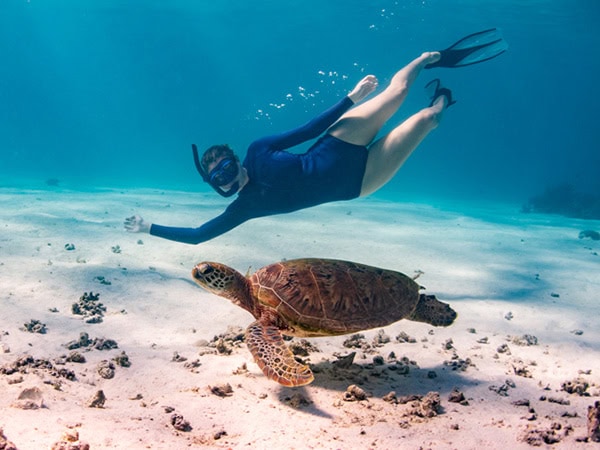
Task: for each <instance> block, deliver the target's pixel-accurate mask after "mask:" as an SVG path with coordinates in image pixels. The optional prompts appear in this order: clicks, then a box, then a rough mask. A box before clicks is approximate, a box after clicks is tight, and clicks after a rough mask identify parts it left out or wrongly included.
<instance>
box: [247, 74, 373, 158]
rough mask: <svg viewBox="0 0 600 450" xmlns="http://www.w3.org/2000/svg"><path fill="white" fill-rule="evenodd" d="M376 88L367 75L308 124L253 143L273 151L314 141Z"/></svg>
mask: <svg viewBox="0 0 600 450" xmlns="http://www.w3.org/2000/svg"><path fill="white" fill-rule="evenodd" d="M376 87H377V78H375V76H373V75H367V76H366V77H364V78H363V79H362V80H360V81H359V82H358V83H357V85H356V86H355V87H354V89H352V91H350V93H349V94H348V95H347V96H346V97H344V98H343V99H341V100H340V101H339V102H337V103H336V104H335V105H333V106H332V107H331V108H329V109H327V110H326V111H324V112H322V113H321V114H319V115H318V116H317V117H315V118H314V119H312V120H311V121H310V122H307V123H305V124H304V125H302V126H300V127H298V128H294V129H293V130H290V131H287V132H285V133H281V134H277V135H273V136H267V137H264V138H262V139H259V140H258V141H255V143H260V145H261V146H267V147H270V148H271V149H275V150H284V149H286V148H290V147H294V146H295V145H298V144H301V143H302V142H305V141H307V140H309V139H314V138H316V137H317V136H319V135H320V134H321V133H323V132H324V131H325V130H327V128H329V127H330V126H331V125H333V123H334V122H335V121H336V120H338V119H339V118H340V117H341V116H342V114H344V113H345V112H346V111H348V110H349V109H350V108H351V107H352V106H353V105H354V104H356V103H358V102H359V101H361V100H362V99H364V98H365V97H366V96H367V95H369V94H370V93H371V92H373V91H374V90H375V88H376Z"/></svg>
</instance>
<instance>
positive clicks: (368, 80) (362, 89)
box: [348, 75, 379, 104]
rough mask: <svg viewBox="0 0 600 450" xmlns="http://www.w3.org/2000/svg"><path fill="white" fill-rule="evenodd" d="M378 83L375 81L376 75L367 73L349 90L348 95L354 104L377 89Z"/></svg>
mask: <svg viewBox="0 0 600 450" xmlns="http://www.w3.org/2000/svg"><path fill="white" fill-rule="evenodd" d="M378 84H379V81H377V77H376V76H375V75H367V76H366V77H364V78H363V79H362V80H360V81H359V82H358V84H357V85H356V86H355V87H354V89H352V91H350V93H349V94H348V97H350V100H352V102H353V103H355V104H356V103H358V102H360V101H361V100H362V99H363V98H365V97H366V96H367V95H369V94H370V93H371V92H373V91H374V90H375V89H377V85H378Z"/></svg>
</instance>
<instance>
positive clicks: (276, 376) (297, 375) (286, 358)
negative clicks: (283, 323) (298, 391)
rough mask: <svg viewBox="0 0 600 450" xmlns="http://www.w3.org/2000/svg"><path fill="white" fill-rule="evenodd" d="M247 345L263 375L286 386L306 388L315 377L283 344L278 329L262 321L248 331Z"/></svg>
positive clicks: (254, 324)
mask: <svg viewBox="0 0 600 450" xmlns="http://www.w3.org/2000/svg"><path fill="white" fill-rule="evenodd" d="M246 345H247V346H248V349H249V350H250V353H252V355H253V356H254V360H255V361H256V363H257V364H258V367H260V368H261V370H262V371H263V373H264V374H265V375H266V376H267V377H268V378H270V379H271V380H274V381H277V382H278V383H279V384H282V385H284V386H304V385H305V384H309V383H310V382H311V381H313V379H314V376H313V374H312V371H311V370H310V368H309V367H308V366H305V365H304V364H300V363H299V362H298V361H296V359H295V358H294V354H293V353H292V352H291V351H290V349H289V348H288V347H287V345H285V343H284V342H283V336H282V335H281V332H280V331H279V329H278V328H277V327H274V326H271V325H265V324H263V323H261V322H260V321H257V322H254V323H252V324H250V326H249V327H248V328H247V329H246Z"/></svg>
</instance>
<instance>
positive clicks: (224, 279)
mask: <svg viewBox="0 0 600 450" xmlns="http://www.w3.org/2000/svg"><path fill="white" fill-rule="evenodd" d="M192 278H193V279H194V281H195V282H196V284H197V285H198V286H200V287H201V288H204V289H206V290H207V291H208V292H210V293H212V294H215V295H219V296H221V297H225V298H227V299H229V300H231V301H232V302H233V303H235V304H236V305H238V306H241V307H242V308H245V309H249V306H250V305H248V303H249V302H250V295H249V290H248V280H247V279H246V277H244V276H243V275H242V274H241V273H239V272H238V271H237V270H235V269H232V268H231V267H229V266H226V265H225V264H221V263H217V262H208V261H204V262H201V263H198V264H196V267H194V268H193V269H192ZM249 310H251V309H249Z"/></svg>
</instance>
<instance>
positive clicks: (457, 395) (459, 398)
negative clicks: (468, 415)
mask: <svg viewBox="0 0 600 450" xmlns="http://www.w3.org/2000/svg"><path fill="white" fill-rule="evenodd" d="M448 401H449V402H451V403H460V404H461V405H463V406H467V405H468V404H469V402H468V401H467V399H466V398H465V395H464V394H463V393H462V392H461V391H459V390H458V388H454V389H452V392H450V395H449V396H448Z"/></svg>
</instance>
